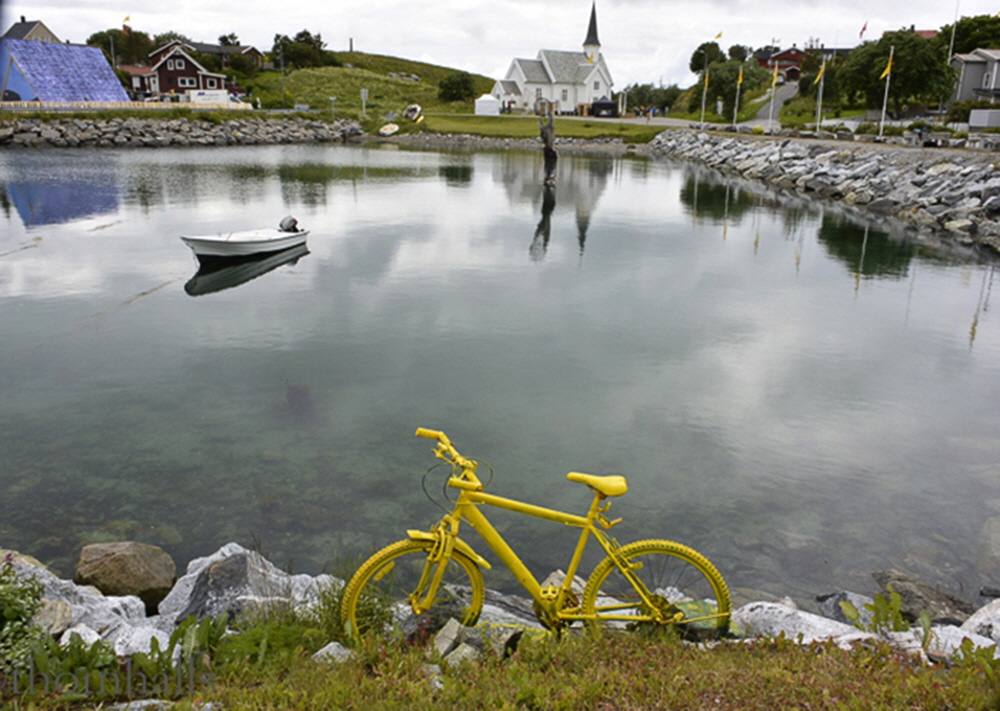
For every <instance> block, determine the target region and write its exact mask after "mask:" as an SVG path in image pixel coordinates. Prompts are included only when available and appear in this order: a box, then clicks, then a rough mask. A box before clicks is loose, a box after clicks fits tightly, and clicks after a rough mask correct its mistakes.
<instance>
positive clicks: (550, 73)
mask: <svg viewBox="0 0 1000 711" xmlns="http://www.w3.org/2000/svg"><path fill="white" fill-rule="evenodd" d="M612 86H614V82H613V81H612V79H611V72H610V71H609V70H608V65H607V63H606V62H605V60H604V55H603V54H601V43H600V40H599V39H598V37H597V6H596V4H595V5H593V6H592V7H591V11H590V25H589V27H588V29H587V36H586V38H585V39H584V41H583V51H582V52H565V51H557V50H551V49H543V50H540V51H539V52H538V57H537V58H535V59H520V58H518V59H514V60H513V61H512V62H511V65H510V68H509V69H508V70H507V74H506V75H505V76H504V78H503V79H501V80H500V81H498V82H497V83H496V84H494V86H493V91H492V92H490V93H491V94H492V95H493V96H495V97H496V98H497V99H498V100H499V101H500V105H501V106H502V107H503V109H504V110H505V111H511V110H516V111H531V110H534V108H535V106H536V104H537V103H538V102H539V101H540V100H542V99H545V100H547V101H549V102H551V103H552V104H553V107H554V110H555V112H556V113H559V114H573V113H581V114H585V113H589V112H590V106H591V104H593V103H594V102H595V101H600V100H601V99H608V98H609V97H611V87H612Z"/></svg>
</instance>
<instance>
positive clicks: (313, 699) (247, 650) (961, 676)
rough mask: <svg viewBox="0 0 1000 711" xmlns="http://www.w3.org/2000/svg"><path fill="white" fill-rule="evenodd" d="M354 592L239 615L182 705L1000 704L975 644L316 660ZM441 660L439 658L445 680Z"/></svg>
mask: <svg viewBox="0 0 1000 711" xmlns="http://www.w3.org/2000/svg"><path fill="white" fill-rule="evenodd" d="M357 564H358V561H353V560H347V561H342V562H340V563H338V564H337V566H336V567H337V570H336V573H337V574H338V576H339V577H341V578H342V579H347V578H349V577H350V575H351V573H352V571H353V570H354V569H355V568H356V567H357ZM342 592H343V586H338V585H332V586H330V587H327V588H325V589H324V590H323V591H322V593H321V595H320V602H319V604H318V605H317V606H316V607H315V608H313V609H311V610H303V609H302V608H296V607H292V606H289V605H287V604H286V605H281V604H271V605H266V606H264V607H260V608H251V611H248V612H247V613H245V614H244V616H243V617H241V618H239V619H238V620H236V621H235V624H234V630H235V632H236V634H230V635H227V636H224V637H222V638H221V639H219V641H218V642H217V644H216V645H214V646H212V645H210V649H211V650H212V651H211V652H210V654H202V655H200V657H199V654H198V652H197V651H196V650H195V657H199V659H200V661H199V662H198V670H199V674H198V676H197V678H198V679H199V680H200V681H199V682H198V683H197V684H196V686H195V690H194V691H193V693H192V690H191V688H190V687H189V686H185V687H184V691H185V694H184V695H183V696H181V698H179V699H178V700H177V704H176V705H175V706H174V707H173V708H174V709H176V711H189V710H191V711H193V710H194V709H197V708H201V707H202V706H204V705H205V703H207V702H211V703H212V704H213V705H214V706H215V707H216V708H226V709H250V710H253V709H260V710H262V711H263V710H265V709H266V710H272V709H303V710H309V709H316V710H317V711H318V710H320V709H371V708H378V709H407V710H409V709H428V710H430V709H441V708H446V709H449V708H461V709H479V708H495V709H573V710H575V709H600V710H610V709H695V710H697V709H716V710H720V709H721V710H723V711H725V710H730V711H732V710H736V709H740V710H743V709H751V710H753V709H762V710H763V709H768V710H770V709H787V708H796V709H831V710H833V709H837V710H842V709H866V710H869V709H870V710H875V711H878V710H882V709H884V710H886V711H889V710H893V711H895V710H896V709H942V710H944V709H963V710H976V709H996V708H1000V705H998V699H1000V697H998V690H1000V662H996V661H993V660H992V650H986V651H984V652H973V651H972V649H971V646H970V649H969V651H968V652H965V653H963V654H960V655H958V661H957V663H956V665H955V666H954V667H952V668H945V667H943V666H940V665H925V664H922V663H921V662H920V661H919V660H918V659H917V658H915V657H908V656H905V655H903V654H901V653H900V652H898V651H896V650H893V649H891V648H890V647H889V646H888V645H887V644H884V643H866V644H861V645H858V646H856V647H855V648H854V649H852V650H849V651H845V650H841V649H839V648H838V647H837V646H836V645H834V644H833V643H815V644H811V645H805V646H803V645H799V644H797V643H796V642H794V641H792V640H789V639H786V638H784V637H783V636H780V637H778V638H776V639H765V640H756V641H742V640H736V641H727V642H721V643H717V644H714V645H711V646H700V645H690V644H684V643H681V642H680V641H679V640H678V638H677V636H676V635H671V634H658V635H639V634H634V633H626V632H618V633H607V634H605V635H604V636H602V637H594V636H591V635H586V634H576V633H567V634H564V635H562V636H561V637H560V636H555V635H533V636H528V635H525V636H524V637H523V638H522V639H521V642H520V644H519V645H518V648H517V650H516V652H514V654H513V655H511V656H510V657H509V658H507V659H501V658H499V657H497V656H495V655H492V654H487V653H484V654H483V655H482V656H481V657H480V659H479V660H477V661H474V662H463V663H462V664H461V665H460V666H458V667H455V668H448V667H446V666H445V665H444V664H443V662H442V660H441V659H440V657H439V656H437V654H436V653H435V652H433V651H432V648H431V647H430V646H425V645H417V644H407V643H406V642H405V641H403V640H402V639H399V638H397V637H392V638H371V639H367V640H365V641H364V642H361V643H357V644H354V645H353V646H354V657H353V658H352V659H350V660H348V661H346V662H344V663H341V664H336V663H320V662H316V661H314V660H313V659H312V655H313V654H314V653H315V652H316V651H317V650H318V649H320V648H321V647H323V646H325V645H326V643H327V642H329V641H331V640H339V641H341V642H347V641H348V639H347V638H348V634H347V631H346V630H344V629H343V628H342V627H341V626H340V623H339V609H340V602H341V599H342ZM428 664H436V665H438V666H439V669H440V673H439V676H437V680H438V681H440V683H441V684H440V685H439V687H438V688H435V686H434V685H432V683H431V681H430V679H429V676H428V670H427V665H428ZM202 671H204V673H201V672H202ZM6 681H7V680H5V679H4V678H3V677H2V676H0V708H3V709H9V710H10V711H28V710H35V709H66V710H72V711H77V710H82V709H85V708H86V709H91V708H104V707H106V706H109V705H110V700H109V699H107V698H105V699H96V698H94V697H90V698H86V699H83V698H81V697H80V696H79V695H77V696H76V697H75V698H74V697H73V696H67V695H60V694H58V693H56V692H51V693H48V694H45V693H35V694H28V693H25V694H21V695H19V696H15V695H12V694H11V693H10V685H9V684H7V683H6ZM22 683H23V681H22ZM22 688H23V687H22ZM144 696H148V694H145V695H144ZM115 700H117V701H123V700H125V699H124V698H122V697H121V696H119V697H118V698H116V699H115ZM95 704H100V706H95Z"/></svg>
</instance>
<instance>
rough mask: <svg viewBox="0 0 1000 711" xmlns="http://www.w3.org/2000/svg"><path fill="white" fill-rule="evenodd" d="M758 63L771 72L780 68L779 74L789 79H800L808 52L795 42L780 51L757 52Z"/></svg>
mask: <svg viewBox="0 0 1000 711" xmlns="http://www.w3.org/2000/svg"><path fill="white" fill-rule="evenodd" d="M755 56H756V58H757V64H758V65H759V66H761V67H763V68H764V69H766V70H767V71H769V72H773V71H774V68H775V67H777V68H778V76H780V77H783V78H784V79H786V80H787V81H798V80H799V77H800V76H801V75H802V59H803V58H804V57H805V56H806V53H805V52H803V51H802V50H801V49H799V48H798V47H796V46H795V45H794V44H793V45H792V46H791V47H790V48H789V49H783V50H781V51H780V52H773V53H772V52H757V53H756V55H755Z"/></svg>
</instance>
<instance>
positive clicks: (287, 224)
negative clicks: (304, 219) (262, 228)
mask: <svg viewBox="0 0 1000 711" xmlns="http://www.w3.org/2000/svg"><path fill="white" fill-rule="evenodd" d="M278 229H280V230H281V231H282V232H298V231H299V221H298V220H296V219H295V218H294V217H292V216H291V215H289V216H288V217H285V218H282V220H281V222H279V223H278Z"/></svg>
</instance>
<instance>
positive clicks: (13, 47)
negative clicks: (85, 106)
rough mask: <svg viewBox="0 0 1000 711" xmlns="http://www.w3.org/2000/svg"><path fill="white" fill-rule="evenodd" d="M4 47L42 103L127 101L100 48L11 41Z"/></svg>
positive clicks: (4, 41)
mask: <svg viewBox="0 0 1000 711" xmlns="http://www.w3.org/2000/svg"><path fill="white" fill-rule="evenodd" d="M3 47H4V49H5V50H6V51H7V52H9V53H10V56H11V57H12V58H13V59H14V63H15V64H16V65H17V69H18V70H20V73H21V75H22V76H23V77H24V80H25V81H26V82H27V84H28V85H30V87H31V89H32V90H33V91H34V92H35V94H36V95H37V98H38V100H39V101H128V95H127V94H126V93H125V90H124V89H123V88H122V85H121V83H120V82H119V81H118V77H116V76H115V73H114V71H112V69H111V65H110V64H108V60H107V59H105V57H104V53H103V52H102V51H101V50H100V49H98V48H97V47H87V46H84V45H74V44H49V43H46V42H30V41H27V40H15V39H9V38H4V40H3ZM25 100H30V99H25Z"/></svg>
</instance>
